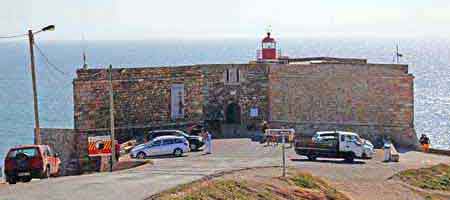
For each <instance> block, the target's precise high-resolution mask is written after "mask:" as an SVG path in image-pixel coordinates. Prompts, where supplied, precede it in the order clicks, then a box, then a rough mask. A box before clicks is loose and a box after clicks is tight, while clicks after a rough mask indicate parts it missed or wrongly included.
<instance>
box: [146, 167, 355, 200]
mask: <svg viewBox="0 0 450 200" xmlns="http://www.w3.org/2000/svg"><path fill="white" fill-rule="evenodd" d="M279 172H280V167H265V168H252V169H245V170H238V171H235V172H232V173H227V174H225V175H222V176H219V177H214V178H211V179H206V180H202V181H196V182H194V183H190V184H186V185H182V186H179V187H177V188H174V189H171V190H168V191H166V192H164V193H161V194H159V195H155V196H153V197H150V198H149V199H156V200H180V199H206V198H207V199H211V200H214V199H223V198H224V196H225V195H227V196H226V197H227V199H246V200H255V199H262V200H269V199H270V200H274V199H278V200H287V199H305V200H328V199H332V200H349V198H348V197H346V196H345V195H344V194H342V193H340V192H339V191H337V190H336V189H334V188H332V187H331V186H329V184H328V183H326V182H325V181H323V180H321V179H320V178H318V177H313V176H311V175H310V174H305V173H303V172H301V171H300V170H297V169H294V168H293V169H290V170H289V172H288V173H287V174H286V177H281V176H280V173H279Z"/></svg>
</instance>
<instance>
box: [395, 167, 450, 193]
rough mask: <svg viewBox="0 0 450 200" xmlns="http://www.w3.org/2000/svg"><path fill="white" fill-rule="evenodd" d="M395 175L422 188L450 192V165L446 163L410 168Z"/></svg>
mask: <svg viewBox="0 0 450 200" xmlns="http://www.w3.org/2000/svg"><path fill="white" fill-rule="evenodd" d="M394 177H396V178H399V179H400V180H402V181H404V182H406V183H408V184H410V185H413V186H416V187H419V188H422V189H428V190H440V191H447V192H450V166H449V165H446V164H439V165H435V166H432V167H429V168H421V169H409V170H405V171H402V172H400V173H398V174H396V175H394Z"/></svg>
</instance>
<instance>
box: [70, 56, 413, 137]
mask: <svg viewBox="0 0 450 200" xmlns="http://www.w3.org/2000/svg"><path fill="white" fill-rule="evenodd" d="M413 80H414V77H413V76H412V75H410V74H408V66H407V65H393V64H392V65H390V64H368V63H365V62H354V63H331V62H330V63H326V62H324V63H315V64H213V65H191V66H177V67H143V68H120V69H118V68H115V69H114V70H113V88H114V109H115V127H116V129H117V132H118V136H117V137H118V139H119V141H123V140H125V139H129V138H132V137H133V134H135V133H136V132H143V131H144V132H145V131H146V130H151V129H157V128H163V127H171V128H184V127H186V126H187V125H189V124H193V123H199V122H207V123H208V122H216V123H218V124H222V125H227V123H235V124H238V125H239V126H242V127H257V126H259V124H260V123H261V121H263V120H267V121H269V123H270V125H271V126H272V127H282V126H289V127H293V128H295V129H296V131H297V133H298V134H303V135H311V134H313V133H314V132H315V131H318V130H334V129H338V130H348V131H354V132H357V133H359V134H361V135H362V136H363V137H365V138H368V139H370V140H371V141H373V142H374V143H376V144H379V143H380V142H381V141H382V139H383V138H385V137H390V138H391V139H393V140H394V142H396V143H398V144H399V145H402V146H409V145H415V144H416V142H417V138H416V135H415V132H414V123H413V122H414V94H413V92H414V91H413ZM173 84H184V90H185V93H184V106H183V110H184V113H185V115H184V117H182V118H179V119H176V120H173V119H171V109H170V106H171V86H172V85H173ZM74 110H75V112H74V120H75V129H76V130H77V131H78V132H83V133H86V134H85V135H88V136H89V135H92V134H94V135H98V134H107V133H108V132H109V127H110V124H109V96H108V81H107V70H106V69H79V70H78V71H77V78H76V79H75V80H74ZM252 110H253V111H255V110H257V115H256V116H255V115H251V113H252ZM230 121H231V122H230ZM219 131H220V129H219ZM214 134H215V136H216V137H234V136H235V135H233V134H231V133H214Z"/></svg>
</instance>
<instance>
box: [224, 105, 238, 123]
mask: <svg viewBox="0 0 450 200" xmlns="http://www.w3.org/2000/svg"><path fill="white" fill-rule="evenodd" d="M225 123H227V124H240V123H241V107H240V106H239V104H237V103H230V104H228V106H227V107H226V109H225Z"/></svg>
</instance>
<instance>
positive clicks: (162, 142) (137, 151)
mask: <svg viewBox="0 0 450 200" xmlns="http://www.w3.org/2000/svg"><path fill="white" fill-rule="evenodd" d="M189 151H190V149H189V142H188V140H187V139H186V138H184V137H180V136H160V137H157V138H155V139H153V140H152V141H150V142H147V143H144V144H140V145H138V146H136V147H134V148H133V149H132V150H131V151H130V155H131V157H132V158H139V159H144V158H146V157H149V156H161V155H171V154H172V155H174V156H176V157H180V156H182V155H183V153H185V152H189Z"/></svg>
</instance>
